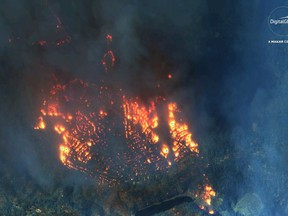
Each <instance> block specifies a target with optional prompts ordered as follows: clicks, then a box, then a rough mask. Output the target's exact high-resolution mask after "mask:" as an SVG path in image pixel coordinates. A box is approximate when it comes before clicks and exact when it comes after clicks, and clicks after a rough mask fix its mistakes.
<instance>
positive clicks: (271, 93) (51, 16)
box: [0, 0, 288, 212]
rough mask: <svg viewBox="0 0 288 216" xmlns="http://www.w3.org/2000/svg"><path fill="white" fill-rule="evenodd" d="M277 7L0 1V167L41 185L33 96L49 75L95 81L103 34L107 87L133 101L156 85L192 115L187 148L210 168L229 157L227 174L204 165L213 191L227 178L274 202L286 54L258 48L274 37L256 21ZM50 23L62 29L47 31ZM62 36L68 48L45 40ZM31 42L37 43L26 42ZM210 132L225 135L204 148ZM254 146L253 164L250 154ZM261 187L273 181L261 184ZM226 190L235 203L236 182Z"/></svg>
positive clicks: (281, 159)
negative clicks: (192, 145)
mask: <svg viewBox="0 0 288 216" xmlns="http://www.w3.org/2000/svg"><path fill="white" fill-rule="evenodd" d="M282 4H284V3H282ZM278 5H281V2H280V1H279V2H277V3H276V2H274V3H263V2H262V3H260V2H259V1H254V2H253V3H250V2H249V3H235V2H231V1H222V2H221V3H219V2H210V1H200V0H197V1H181V2H176V1H172V0H168V1H121V2H120V1H92V0H87V1H64V0H63V1H62V0H60V1H44V0H43V1H36V0H26V1H20V0H13V1H11V0H3V1H2V2H1V6H0V28H1V35H0V56H1V60H0V61H1V64H0V91H1V92H0V102H1V107H0V115H1V123H0V124H1V125H0V127H1V131H0V134H1V153H0V155H1V158H0V161H1V164H2V165H3V167H5V166H6V167H8V166H10V167H13V168H14V167H16V169H19V170H25V171H28V172H29V173H30V175H32V176H33V177H34V178H35V179H36V180H37V181H38V182H40V183H45V182H47V181H48V182H49V180H50V179H49V178H47V176H48V175H47V167H50V165H47V167H45V166H46V165H45V166H44V165H43V164H47V161H51V160H52V161H57V156H55V155H54V154H55V151H56V149H54V148H53V147H49V146H50V145H49V143H42V144H41V147H40V148H38V147H39V146H38V145H39V141H41V140H39V139H38V138H35V137H36V136H35V133H34V132H33V122H34V120H35V117H36V116H37V113H36V112H37V110H38V109H37V106H39V101H40V98H41V95H39V92H41V89H42V88H45V87H47V85H48V84H49V81H50V80H51V76H50V75H51V73H56V74H57V75H58V76H59V77H61V79H63V80H69V79H73V78H74V77H79V78H82V79H86V80H89V81H91V82H94V81H95V82H97V81H99V79H100V78H101V77H102V76H103V74H104V72H103V68H102V65H101V61H100V60H101V58H102V55H103V53H104V52H105V50H106V41H105V35H106V34H107V33H111V34H112V35H113V43H112V44H111V48H112V49H113V50H114V52H115V56H116V66H115V69H114V71H113V72H112V73H111V75H109V76H110V77H109V79H110V82H111V83H112V84H114V85H117V86H122V87H124V88H125V89H127V90H128V92H131V94H137V95H142V96H143V98H144V99H147V98H148V99H149V98H150V97H153V96H155V95H156V93H155V92H156V90H157V89H156V88H155V86H156V85H157V84H158V83H161V85H162V88H161V91H162V93H163V94H164V95H165V96H167V97H168V98H171V99H173V100H177V101H179V103H180V104H182V106H181V109H182V110H183V112H184V113H187V116H188V117H189V118H191V119H193V121H192V123H193V125H191V127H192V129H193V131H194V132H195V133H194V136H195V137H196V139H197V140H199V141H202V140H203V141H204V142H203V143H200V142H199V143H200V145H203V147H202V148H203V151H204V152H206V153H207V154H210V155H208V156H209V157H208V158H210V159H209V161H210V162H211V163H213V160H214V159H215V158H217V157H218V156H219V155H217V154H218V152H219V154H220V156H223V155H222V154H224V153H223V151H224V150H223V149H225V148H228V149H230V150H229V152H230V153H231V155H233V156H234V155H236V156H235V160H233V164H232V165H231V166H232V168H231V167H230V168H231V169H230V170H225V169H224V168H223V169H221V168H219V167H214V168H215V169H216V168H217V169H220V170H221V174H222V175H223V176H226V175H227V174H225V172H228V173H229V174H228V175H230V176H232V177H231V178H227V179H223V181H218V182H217V179H215V180H214V183H216V184H218V185H221V184H224V182H225V181H230V183H229V184H228V185H231V181H237V179H236V174H235V176H234V171H235V170H238V171H237V177H239V176H241V178H240V179H242V182H241V183H237V186H239V187H241V188H242V189H241V190H240V189H239V191H237V193H239V196H240V195H242V194H244V193H245V192H246V191H248V189H249V190H250V189H251V190H253V191H255V192H257V193H258V194H259V195H260V196H261V198H262V199H263V202H266V204H267V205H268V204H271V203H273V206H277V205H276V204H275V202H274V201H273V195H271V194H275V193H276V192H277V191H278V190H280V189H281V188H282V187H284V186H283V185H282V183H280V182H279V183H278V179H281V178H282V177H281V176H282V175H287V172H284V170H285V169H286V168H285V164H286V162H287V161H286V159H285V158H286V156H287V148H286V147H285V146H286V144H287V143H286V142H287V135H286V134H287V133H286V131H287V126H286V125H287V108H288V102H287V88H286V85H287V82H288V79H287V75H286V73H287V66H286V65H285V56H286V55H287V50H286V49H285V47H284V46H279V47H275V46H270V45H268V44H267V40H268V39H269V38H270V37H274V36H273V35H272V34H271V32H269V29H268V27H267V18H268V16H269V13H270V12H271V10H272V9H273V8H275V7H276V6H278ZM55 16H58V17H59V18H60V19H61V22H62V25H63V28H64V30H63V29H62V30H57V29H55V25H56V24H57V18H56V17H55ZM67 35H69V37H71V41H69V42H68V43H65V44H64V45H63V46H60V47H57V46H55V44H53V43H54V42H55V41H57V40H59V39H63V38H66V37H67ZM9 39H11V42H9ZM38 40H46V41H47V43H48V44H47V45H46V46H44V47H41V46H39V45H32V44H33V42H35V41H38ZM168 73H172V74H173V81H171V82H170V81H163V80H165V78H166V77H167V74H168ZM215 131H216V132H215ZM218 132H219V133H223V134H225V136H227V137H225V139H224V138H223V139H224V140H226V141H225V143H226V144H224V142H222V141H219V139H218V138H219V137H217V136H216V138H215V140H213V139H212V138H211V140H213V142H212V141H211V140H210V141H207V142H206V140H209V139H208V138H206V137H207V136H209V135H210V133H218ZM207 134H208V135H207ZM227 134H228V135H227ZM43 136H45V137H46V138H47V137H48V135H47V134H44V135H43ZM211 136H212V135H211ZM49 139H51V140H53V138H49ZM49 139H48V138H47V139H46V141H47V140H49ZM217 139H218V140H217ZM227 140H229V141H227ZM227 143H228V144H227ZM253 143H254V144H253ZM47 149H48V150H47ZM258 149H260V150H259V151H260V153H261V154H263V158H262V160H260V159H259V157H258V156H255V154H256V153H255V152H258ZM45 151H48V154H47V152H46V154H45ZM212 152H213V154H212ZM43 153H44V154H45V155H46V156H44V157H42V155H43ZM258 153H259V152H258ZM260 153H259V154H260ZM53 155H54V156H53ZM44 161H45V163H44ZM263 166H265V167H266V168H264V167H263ZM212 167H213V165H212ZM267 167H268V168H267ZM3 169H4V168H3ZM234 169H235V170H234ZM251 170H252V171H251ZM266 172H271V173H273V174H271V175H270V174H269V175H270V176H268V174H267V173H266ZM220 176H221V175H220ZM234 177H235V178H234ZM268 177H269V178H270V180H268ZM238 179H239V178H238ZM271 179H272V180H271ZM50 181H53V180H52V179H51V180H50ZM269 181H271V182H277V183H275V184H273V185H272V186H271V187H270V183H269ZM258 182H261V184H258ZM219 187H220V186H219ZM268 187H269V196H268V198H267V196H265V195H266V194H265V191H266V189H267V188H268ZM230 189H231V191H232V192H231V193H232V194H233V193H234V194H233V197H236V198H237V197H238V194H237V193H236V194H235V192H233V190H237V188H236V186H235V185H234V186H231V188H230ZM226 192H227V191H226ZM270 195H271V196H270ZM281 196H282V198H283V197H284V195H281ZM284 198H285V197H284ZM284 198H283V199H284ZM284 200H285V199H284ZM286 200H287V199H286ZM271 205H272V204H271ZM271 205H268V206H271ZM268 208H269V207H268ZM269 211H272V212H273V209H272V207H271V209H269Z"/></svg>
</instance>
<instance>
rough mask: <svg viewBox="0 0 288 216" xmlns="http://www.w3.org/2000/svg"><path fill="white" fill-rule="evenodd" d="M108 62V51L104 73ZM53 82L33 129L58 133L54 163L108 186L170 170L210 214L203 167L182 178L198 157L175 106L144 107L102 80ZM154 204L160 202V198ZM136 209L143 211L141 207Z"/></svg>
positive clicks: (154, 103)
mask: <svg viewBox="0 0 288 216" xmlns="http://www.w3.org/2000/svg"><path fill="white" fill-rule="evenodd" d="M106 39H107V44H109V43H110V42H111V41H112V36H111V35H107V36H106ZM114 63H115V56H114V54H113V52H112V50H109V51H108V52H107V53H106V54H104V56H103V60H102V64H103V66H104V69H105V71H106V72H109V70H108V69H111V68H112V67H113V66H114ZM54 82H55V83H56V84H54V85H53V86H52V87H51V88H50V90H49V92H48V95H46V97H45V98H44V99H43V101H42V106H41V108H40V113H41V115H40V116H39V117H38V121H37V123H36V125H35V127H34V129H36V130H46V129H50V130H54V132H55V133H57V134H59V136H60V137H61V141H60V143H59V144H58V148H59V159H60V161H61V162H62V164H63V165H65V166H67V167H68V168H71V169H75V170H79V171H81V172H84V173H86V174H88V175H90V176H91V177H94V178H95V181H97V182H98V183H99V184H100V185H105V184H108V185H110V186H111V185H121V184H123V183H127V184H131V185H132V184H133V183H134V184H135V183H137V184H140V185H143V184H144V185H145V184H149V185H151V184H153V181H155V178H156V179H157V178H158V180H159V179H161V178H162V179H163V178H166V177H167V173H169V172H172V173H173V175H175V176H178V175H179V176H181V177H182V178H184V179H185V180H184V181H183V182H181V181H180V182H181V183H180V182H179V183H180V186H181V187H183V188H186V189H185V190H184V189H183V190H182V194H183V192H185V193H186V192H187V191H186V190H187V186H188V185H189V184H192V183H193V185H194V186H195V191H190V192H189V193H191V196H192V197H193V198H197V197H198V196H199V198H200V199H199V200H202V201H201V202H199V207H200V208H201V209H206V210H207V212H209V213H210V214H213V213H214V211H213V210H212V208H211V199H212V197H214V196H215V194H216V193H215V191H214V190H213V189H212V187H211V186H210V185H208V179H207V178H206V177H205V174H204V173H201V169H203V167H202V168H201V167H198V168H197V169H196V168H194V169H191V172H192V173H191V174H188V173H187V174H183V173H184V172H183V171H186V172H188V170H187V166H188V167H190V166H199V165H200V163H197V160H200V158H199V149H198V144H197V143H196V142H195V141H194V140H193V138H192V133H191V131H190V130H189V128H188V125H187V123H185V121H184V120H183V117H182V116H181V113H180V110H179V108H178V106H177V104H176V103H174V102H167V100H166V99H165V98H164V97H161V96H158V97H156V98H155V99H151V101H149V102H148V103H146V104H144V103H143V102H141V100H140V99H139V98H138V97H136V98H130V97H129V96H128V95H127V93H126V91H125V90H124V89H117V88H115V87H113V86H109V81H108V82H106V81H105V80H101V82H99V83H98V84H95V83H92V84H90V83H87V82H84V81H83V80H79V79H74V80H72V81H69V82H68V83H66V84H61V83H59V81H58V80H57V78H56V77H55V76H54ZM194 171H195V173H194ZM193 176H195V180H194V179H193V178H194V177H193ZM198 176H199V177H198ZM203 176H204V178H203ZM201 179H202V180H204V181H203V183H201V181H200V180H201ZM151 181H152V182H151ZM157 182H158V181H156V184H158V183H157ZM154 184H155V183H154ZM181 184H184V185H181ZM201 184H202V185H201ZM161 187H162V186H159V188H158V189H160V190H162V188H161ZM136 190H138V189H137V188H136V189H135V192H136ZM201 190H203V192H201ZM130 193H131V191H130ZM166 193H167V197H166V199H171V198H173V196H179V195H181V193H179V192H177V191H173V192H171V194H170V192H169V191H168V192H166ZM134 196H135V195H134ZM163 199H164V200H163ZM156 200H157V199H156ZM160 201H165V197H161V199H160ZM130 202H131V201H130ZM158 202H159V201H158ZM147 204H149V205H151V203H149V202H148V203H146V205H147ZM141 205H144V206H143V207H145V204H144V203H142V204H141ZM141 205H140V206H141ZM127 210H128V211H132V209H127ZM138 210H139V209H138Z"/></svg>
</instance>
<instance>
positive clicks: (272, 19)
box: [268, 6, 288, 36]
mask: <svg viewBox="0 0 288 216" xmlns="http://www.w3.org/2000/svg"><path fill="white" fill-rule="evenodd" d="M268 25H269V28H270V30H271V31H272V32H273V33H274V34H275V35H279V36H288V7H286V6H282V7H277V8H275V9H274V10H273V11H272V12H271V13H270V16H269V19H268Z"/></svg>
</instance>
